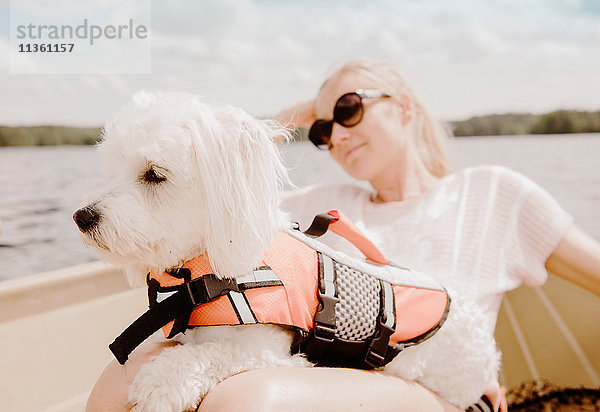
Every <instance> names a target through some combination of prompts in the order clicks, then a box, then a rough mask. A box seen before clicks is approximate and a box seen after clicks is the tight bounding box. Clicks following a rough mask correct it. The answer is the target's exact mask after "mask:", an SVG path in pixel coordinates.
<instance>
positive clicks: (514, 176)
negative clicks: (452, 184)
mask: <svg viewBox="0 0 600 412" xmlns="http://www.w3.org/2000/svg"><path fill="white" fill-rule="evenodd" d="M452 176H454V177H455V178H456V179H459V180H469V182H470V183H484V184H489V183H490V182H496V183H499V184H504V185H512V186H530V185H531V184H533V182H532V181H531V179H529V178H528V177H527V176H525V175H523V174H522V173H520V172H518V171H516V170H513V169H510V168H508V167H506V166H501V165H477V166H470V167H467V168H464V169H462V170H459V171H457V172H456V173H454V174H453V175H452Z"/></svg>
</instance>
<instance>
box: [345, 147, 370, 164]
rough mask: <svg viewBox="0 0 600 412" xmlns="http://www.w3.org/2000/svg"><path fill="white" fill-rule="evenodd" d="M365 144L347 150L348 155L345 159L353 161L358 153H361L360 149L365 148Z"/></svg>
mask: <svg viewBox="0 0 600 412" xmlns="http://www.w3.org/2000/svg"><path fill="white" fill-rule="evenodd" d="M364 145H365V144H364V143H361V144H358V145H356V146H353V147H351V148H350V149H348V150H346V153H345V154H344V158H345V159H346V161H349V160H351V159H352V158H353V157H356V155H357V153H358V152H359V151H360V149H361V148H362V147H363V146H364Z"/></svg>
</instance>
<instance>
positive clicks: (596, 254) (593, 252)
mask: <svg viewBox="0 0 600 412" xmlns="http://www.w3.org/2000/svg"><path fill="white" fill-rule="evenodd" d="M546 269H548V271H550V272H552V273H554V274H556V275H558V276H560V277H562V278H564V279H567V280H569V281H571V282H573V283H575V284H577V285H579V286H582V287H584V288H585V289H587V290H589V291H590V292H592V293H595V294H596V295H598V296H600V244H599V243H598V242H597V241H596V240H594V239H592V238H591V237H589V236H588V235H586V234H585V233H583V232H582V231H581V230H579V229H578V228H577V227H575V226H571V228H570V229H569V230H567V232H566V233H565V235H564V236H563V238H562V240H561V241H560V243H559V244H558V246H557V247H556V249H554V252H553V253H552V255H550V257H549V258H548V260H546Z"/></svg>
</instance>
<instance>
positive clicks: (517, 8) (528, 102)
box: [0, 0, 600, 126]
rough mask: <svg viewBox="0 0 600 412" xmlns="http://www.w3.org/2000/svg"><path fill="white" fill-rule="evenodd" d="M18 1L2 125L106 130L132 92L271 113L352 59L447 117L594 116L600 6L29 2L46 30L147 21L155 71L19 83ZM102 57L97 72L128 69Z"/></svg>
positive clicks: (598, 2) (1, 37) (465, 1)
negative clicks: (192, 96)
mask: <svg viewBox="0 0 600 412" xmlns="http://www.w3.org/2000/svg"><path fill="white" fill-rule="evenodd" d="M23 1H25V0H12V2H11V1H10V0H0V12H1V13H0V15H1V16H2V17H0V18H1V19H2V20H1V25H0V27H1V29H0V124H2V125H14V126H16V125H39V124H57V125H68V126H101V125H102V124H104V123H105V122H106V121H107V120H109V119H110V118H111V117H112V116H113V115H114V114H115V113H116V112H117V111H118V110H119V108H121V107H122V106H124V105H125V104H126V103H127V101H128V99H129V98H130V96H131V95H132V94H133V93H135V91H137V90H140V89H146V90H187V91H191V92H193V93H196V94H199V95H202V96H204V97H205V98H206V99H207V100H211V101H218V102H227V103H230V104H234V105H238V106H241V107H243V108H244V109H246V110H247V111H249V112H251V113H253V114H256V115H261V116H265V115H266V116H268V115H272V114H275V113H277V112H278V111H279V110H282V109H284V108H285V107H287V106H290V105H292V104H294V103H296V102H299V101H302V100H305V99H308V98H311V97H314V96H315V94H316V92H317V90H318V88H319V86H320V84H321V82H322V81H323V79H324V78H325V77H326V75H327V74H328V73H329V72H331V71H332V70H333V69H334V68H335V67H337V66H339V65H340V64H342V63H343V62H345V61H346V60H349V59H352V58H359V57H370V58H376V59H380V60H385V61H387V62H389V63H391V64H393V65H395V66H396V67H398V68H399V70H400V71H401V72H402V73H404V75H405V76H406V77H407V79H408V81H409V83H410V84H411V85H412V87H413V89H414V90H415V92H416V93H417V94H418V95H419V96H420V97H421V99H422V100H424V101H425V102H426V103H427V104H428V106H429V107H430V108H431V109H432V111H433V112H434V113H435V114H436V115H437V116H438V117H440V118H441V119H443V120H462V119H466V118H469V117H471V116H475V115H484V114H489V113H506V112H529V113H543V112H547V111H552V110H557V109H577V110H600V75H599V73H600V0H451V1H450V0H422V1H418V0H370V1H367V0H361V1H358V0H347V1H341V0H340V1H334V0H304V1H299V0H297V1H291V0H196V1H193V0H188V1H184V0H172V1H158V0H156V1H152V2H150V1H149V0H132V1H130V2H122V1H117V0H86V2H81V1H70V0H54V1H52V2H47V1H40V0H37V4H38V6H36V5H35V1H34V0H28V1H33V5H32V6H30V9H29V10H28V11H29V12H30V13H32V15H35V14H36V13H37V14H38V15H40V14H43V13H46V14H45V15H46V16H47V21H51V22H56V23H53V24H58V22H59V20H60V21H81V19H82V18H89V19H90V20H93V19H94V18H96V17H97V16H99V15H100V14H101V13H99V12H98V10H104V11H108V14H110V16H109V17H108V18H112V19H113V20H115V21H116V20H118V19H127V18H128V16H129V15H133V14H135V13H139V12H140V10H142V11H144V10H146V11H148V13H149V15H148V17H149V20H148V21H149V26H150V27H149V43H147V44H149V56H150V60H151V63H149V64H148V65H146V66H147V67H146V69H147V70H145V72H144V73H133V74H119V73H111V72H110V71H109V72H107V73H104V74H101V73H94V72H89V73H87V74H14V73H11V72H10V65H9V57H8V56H9V45H10V33H11V26H10V22H11V17H12V21H13V22H14V21H15V17H14V13H15V10H16V9H18V8H19V4H20V2H23ZM48 4H51V5H52V7H51V8H48ZM77 4H79V5H80V6H79V7H77V6H76V5H77ZM82 4H85V5H86V7H85V8H83V9H82V7H81V5H82ZM126 4H129V7H125V6H124V5H126ZM135 7H137V9H136V8H135ZM142 14H143V13H142ZM48 16H49V17H48ZM98 18H99V17H98ZM150 18H151V21H150ZM48 19H49V20H48ZM53 19H54V20H53ZM119 21H120V20H119ZM99 44H100V43H99ZM100 48H101V46H98V48H96V49H94V50H96V51H98V55H96V56H88V57H86V63H88V64H91V67H94V64H95V65H97V66H98V67H100V66H102V63H103V62H104V63H105V64H108V63H110V61H111V60H113V63H115V62H116V63H124V62H125V63H126V62H127V58H126V56H124V55H119V54H118V53H115V54H113V55H110V54H109V55H108V56H107V55H100ZM25 57H27V56H25ZM135 61H136V62H138V63H139V62H140V60H139V59H136V60H135ZM131 65H132V66H131V67H130V68H131V69H132V70H133V71H135V70H134V69H135V68H134V67H133V61H132V63H131ZM86 70H90V69H86ZM91 70H92V71H93V69H91ZM125 71H126V70H125ZM142 71H143V70H142Z"/></svg>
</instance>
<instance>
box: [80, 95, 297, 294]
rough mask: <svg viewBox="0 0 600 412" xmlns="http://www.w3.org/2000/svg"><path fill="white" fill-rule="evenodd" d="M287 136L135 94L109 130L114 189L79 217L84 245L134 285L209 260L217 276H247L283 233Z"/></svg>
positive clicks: (243, 117)
mask: <svg viewBox="0 0 600 412" xmlns="http://www.w3.org/2000/svg"><path fill="white" fill-rule="evenodd" d="M282 135H283V136H286V137H287V132H286V130H285V129H284V128H282V127H281V126H280V125H277V124H276V123H275V122H272V121H266V120H259V119H256V118H254V117H252V116H250V115H248V114H247V113H245V112H244V111H242V110H240V109H237V108H234V107H231V106H225V105H221V106H209V105H206V104H204V103H202V102H201V101H200V100H199V99H198V98H197V97H195V96H192V95H189V94H186V93H181V92H171V93H156V94H150V93H146V92H139V93H137V94H136V95H135V96H134V97H133V99H132V101H131V103H130V104H129V105H128V106H126V107H125V108H124V109H123V110H122V111H121V112H120V113H119V114H118V115H117V116H116V118H115V119H114V120H113V121H112V122H110V123H108V124H107V125H106V126H105V128H104V133H103V140H102V142H101V144H100V149H101V150H102V151H103V152H104V155H105V157H106V160H107V172H108V177H107V180H108V184H107V187H106V188H105V189H104V190H103V191H102V192H101V193H100V194H98V195H96V196H93V197H92V198H91V199H90V202H89V204H88V205H87V206H85V207H83V208H81V209H79V210H78V211H76V212H75V214H74V216H73V217H74V219H75V222H76V223H77V226H78V227H79V229H80V231H81V232H82V238H83V239H84V241H85V242H86V243H87V244H88V245H91V246H94V247H95V248H97V249H98V250H99V253H100V257H101V258H102V259H104V260H107V261H109V262H112V263H115V264H117V265H120V266H123V267H125V269H126V272H127V275H128V278H129V281H130V283H132V284H139V283H141V282H142V281H143V279H144V276H145V274H146V273H147V271H148V270H149V269H155V270H164V269H166V268H170V267H174V266H178V265H180V264H181V263H183V262H184V261H186V260H189V259H191V258H193V257H196V256H198V255H200V254H202V253H205V252H207V253H208V255H209V257H210V259H211V264H212V266H213V269H214V270H215V272H217V275H220V276H236V275H243V274H245V273H246V272H247V271H248V270H249V269H251V268H252V266H254V265H255V264H256V263H258V262H259V260H260V258H261V257H262V254H263V252H264V250H265V248H266V247H268V245H269V243H270V241H271V240H272V238H273V236H274V234H275V233H276V232H277V230H278V229H280V228H281V227H282V225H283V224H284V223H283V221H284V220H285V219H283V217H282V216H280V213H279V212H278V209H277V204H278V192H279V191H280V189H281V188H282V185H284V184H287V183H289V180H288V176H287V172H286V170H285V168H284V166H283V165H282V163H281V159H280V156H279V151H278V149H277V147H276V145H275V144H274V142H273V141H274V139H276V138H278V137H280V136H282Z"/></svg>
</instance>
